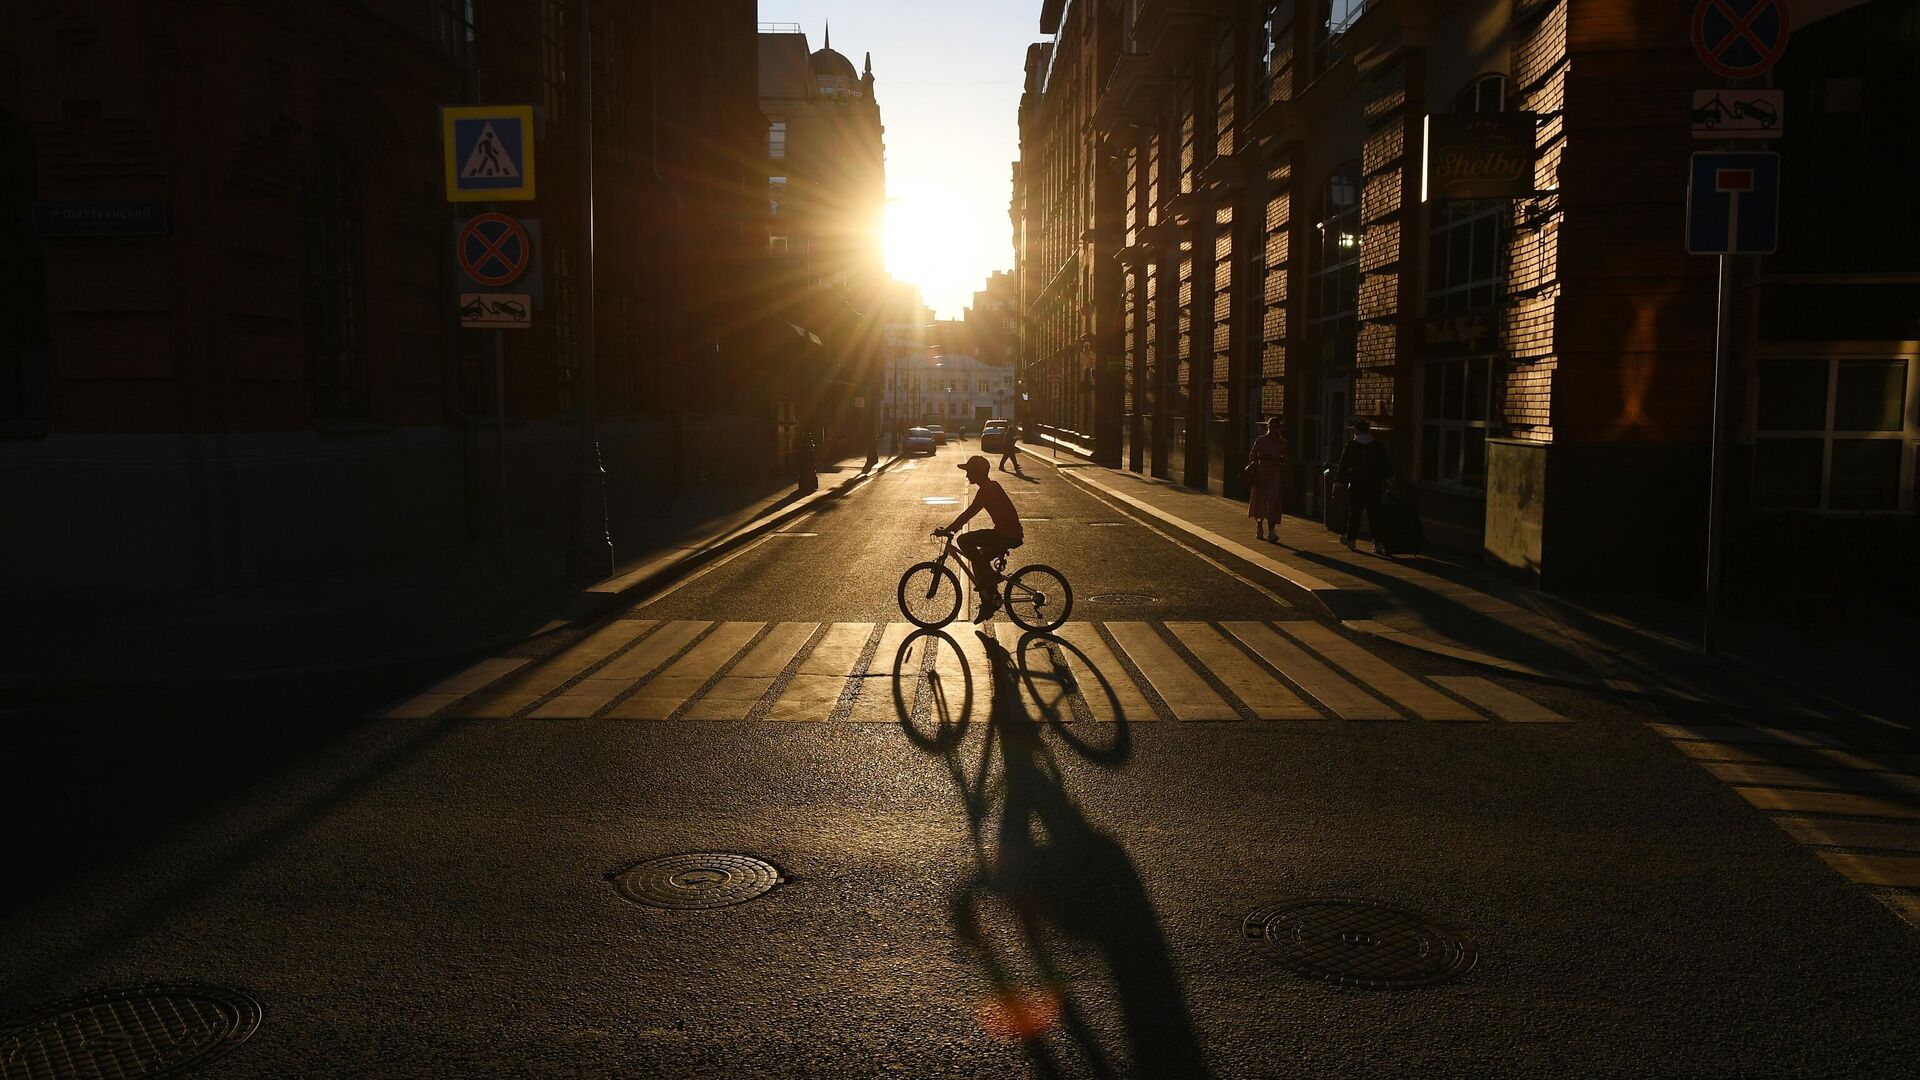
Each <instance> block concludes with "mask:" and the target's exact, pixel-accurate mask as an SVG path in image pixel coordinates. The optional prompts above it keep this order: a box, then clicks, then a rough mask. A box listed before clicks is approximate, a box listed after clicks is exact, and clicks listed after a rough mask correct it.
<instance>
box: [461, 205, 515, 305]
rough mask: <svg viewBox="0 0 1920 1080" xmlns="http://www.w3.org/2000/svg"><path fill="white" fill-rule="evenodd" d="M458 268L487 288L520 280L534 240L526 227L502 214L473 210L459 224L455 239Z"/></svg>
mask: <svg viewBox="0 0 1920 1080" xmlns="http://www.w3.org/2000/svg"><path fill="white" fill-rule="evenodd" d="M453 250H454V253H455V254H456V255H458V256H459V258H460V269H462V270H465V271H466V272H467V276H468V277H470V278H472V279H473V280H474V281H476V282H478V283H480V284H481V285H485V286H487V287H489V288H498V287H500V286H502V285H511V284H513V283H514V282H516V281H518V280H520V276H521V275H522V274H525V273H526V272H527V267H528V266H529V265H531V264H532V262H533V243H532V241H531V240H529V239H528V238H527V230H526V227H525V226H523V225H521V224H520V223H519V222H518V221H515V220H514V219H513V218H510V217H508V216H507V215H505V214H495V213H486V214H475V215H474V216H473V217H470V218H468V219H467V221H466V224H464V225H462V226H461V227H460V237H459V239H458V240H456V241H455V242H454V249H453Z"/></svg>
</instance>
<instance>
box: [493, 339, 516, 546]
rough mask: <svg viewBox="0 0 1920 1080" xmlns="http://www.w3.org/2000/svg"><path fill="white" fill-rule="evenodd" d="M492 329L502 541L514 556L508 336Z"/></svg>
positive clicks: (495, 431) (495, 430) (495, 427)
mask: <svg viewBox="0 0 1920 1080" xmlns="http://www.w3.org/2000/svg"><path fill="white" fill-rule="evenodd" d="M505 333H506V331H504V330H495V331H494V332H493V405H494V414H493V419H494V437H495V438H497V439H499V440H500V544H501V549H502V550H503V551H505V552H506V557H507V558H508V559H509V560H511V559H512V558H513V502H512V500H511V499H510V498H508V491H507V339H506V338H504V337H502V336H501V335H502V334H505Z"/></svg>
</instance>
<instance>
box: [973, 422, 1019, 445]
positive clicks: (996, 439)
mask: <svg viewBox="0 0 1920 1080" xmlns="http://www.w3.org/2000/svg"><path fill="white" fill-rule="evenodd" d="M1011 434H1012V424H1011V422H1009V421H1006V420H989V421H987V426H986V427H985V428H982V429H981V431H980V452H981V453H993V452H995V451H1004V450H1006V448H1007V439H1008V437H1009V436H1010V435H1011Z"/></svg>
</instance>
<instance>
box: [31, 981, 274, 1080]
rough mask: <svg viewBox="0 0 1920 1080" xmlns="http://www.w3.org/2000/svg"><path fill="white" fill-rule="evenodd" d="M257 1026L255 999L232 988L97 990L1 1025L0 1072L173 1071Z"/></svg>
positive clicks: (119, 1078)
mask: <svg viewBox="0 0 1920 1080" xmlns="http://www.w3.org/2000/svg"><path fill="white" fill-rule="evenodd" d="M259 1026H260V1005H259V1003H258V1002H256V1001H254V1000H253V999H252V998H250V997H248V996H247V995H245V994H242V993H239V992H238V991H234V990H223V989H220V988H218V987H212V986H132V987H120V988H117V989H112V990H102V991H99V992H97V993H92V994H87V995H85V996H83V997H77V998H69V999H67V1000H65V1001H61V1002H56V1003H55V1004H52V1005H49V1006H47V1007H45V1008H43V1009H40V1010H39V1011H37V1012H35V1013H33V1014H31V1015H28V1016H25V1017H20V1018H16V1019H14V1020H11V1021H8V1022H7V1023H6V1025H5V1026H4V1027H0V1077H4V1078H5V1080H18V1078H25V1077H33V1078H34V1080H40V1078H42V1077H45V1078H48V1080H53V1078H67V1077H82V1076H84V1077H102V1078H106V1080H131V1078H133V1077H146V1076H172V1075H175V1074H177V1073H179V1072H181V1071H183V1070H185V1069H188V1068H190V1067H192V1066H195V1065H199V1064H202V1063H204V1062H206V1061H208V1060H211V1059H212V1058H215V1057H218V1056H219V1055H221V1054H223V1053H225V1052H226V1051H227V1050H229V1049H231V1048H232V1047H234V1046H236V1045H238V1044H239V1043H241V1042H244V1041H246V1039H247V1037H248V1036H249V1035H252V1034H253V1032H254V1029H255V1028H257V1027H259Z"/></svg>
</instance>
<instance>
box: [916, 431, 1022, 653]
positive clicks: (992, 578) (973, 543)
mask: <svg viewBox="0 0 1920 1080" xmlns="http://www.w3.org/2000/svg"><path fill="white" fill-rule="evenodd" d="M960 470H961V471H962V472H964V473H966V474H967V480H968V481H969V482H971V483H972V484H974V485H975V486H976V487H978V488H979V489H980V490H979V491H976V492H975V493H974V496H973V503H972V505H970V506H968V507H967V508H966V509H965V510H963V511H961V513H960V516H959V517H957V518H954V519H953V524H951V525H949V526H947V527H946V528H944V529H935V530H934V533H935V534H936V535H943V536H951V535H953V534H954V533H956V532H958V531H959V530H960V526H962V525H965V524H966V523H967V521H968V520H969V519H971V518H972V517H973V515H975V514H977V513H979V512H980V511H982V510H985V511H986V512H987V517H989V518H991V519H992V520H993V527H992V528H991V529H975V530H974V531H973V532H970V533H967V534H966V535H964V536H962V537H960V539H959V540H957V541H955V543H957V544H958V545H959V548H960V553H961V554H962V555H965V556H966V557H967V561H968V562H970V563H972V564H973V584H974V587H975V588H977V589H979V590H980V618H979V619H978V620H976V621H978V622H986V621H987V620H988V619H990V618H992V617H993V613H994V612H996V611H998V610H1000V582H1001V580H1002V579H1001V576H1000V572H999V571H998V570H995V569H994V568H993V560H995V559H997V558H999V557H1000V556H1002V555H1005V554H1006V553H1007V552H1009V551H1012V550H1013V549H1014V548H1017V547H1019V546H1020V545H1021V544H1022V543H1024V542H1025V541H1026V538H1027V537H1026V533H1025V531H1024V530H1022V529H1021V528H1020V515H1019V513H1018V512H1016V511H1015V510H1014V508H1013V500H1012V499H1011V498H1009V497H1008V496H1007V489H1006V488H1003V487H1001V486H1000V483H999V481H997V480H995V479H993V467H992V466H991V465H990V464H988V462H987V459H986V458H984V457H981V456H980V455H979V454H975V455H973V456H972V457H970V458H968V459H967V460H966V461H965V462H964V463H963V464H961V466H960Z"/></svg>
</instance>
